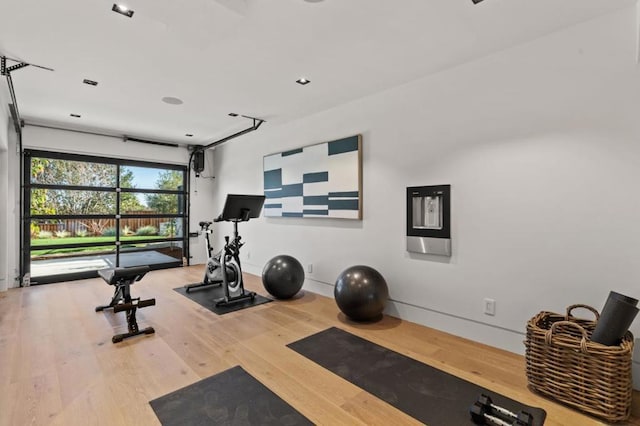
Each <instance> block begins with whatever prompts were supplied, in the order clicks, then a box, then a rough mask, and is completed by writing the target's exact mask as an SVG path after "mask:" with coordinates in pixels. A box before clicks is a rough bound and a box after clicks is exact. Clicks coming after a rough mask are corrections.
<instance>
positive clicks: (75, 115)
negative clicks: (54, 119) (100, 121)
mask: <svg viewBox="0 0 640 426" xmlns="http://www.w3.org/2000/svg"><path fill="white" fill-rule="evenodd" d="M69 115H70V116H72V117H73V118H80V117H81V115H80V114H69Z"/></svg>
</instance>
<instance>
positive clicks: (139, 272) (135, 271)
mask: <svg viewBox="0 0 640 426" xmlns="http://www.w3.org/2000/svg"><path fill="white" fill-rule="evenodd" d="M150 270H151V268H149V267H148V266H132V267H129V268H111V269H101V270H99V271H98V275H100V276H101V277H102V279H103V280H105V281H106V282H107V283H108V284H111V285H116V284H117V283H118V281H120V280H127V281H129V284H133V283H134V282H135V281H140V280H141V279H142V277H144V276H145V274H146V273H147V272H149V271H150Z"/></svg>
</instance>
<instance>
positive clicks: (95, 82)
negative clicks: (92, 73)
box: [82, 78, 98, 86]
mask: <svg viewBox="0 0 640 426" xmlns="http://www.w3.org/2000/svg"><path fill="white" fill-rule="evenodd" d="M82 82H83V83H84V84H88V85H89V86H97V85H98V82H97V81H93V80H89V79H88V78H85V79H84V80H82Z"/></svg>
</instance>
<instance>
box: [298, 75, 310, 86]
mask: <svg viewBox="0 0 640 426" xmlns="http://www.w3.org/2000/svg"><path fill="white" fill-rule="evenodd" d="M296 83H298V84H302V85H303V86H304V85H305V84H309V83H311V80H307V79H306V78H304V77H301V78H299V79H297V80H296Z"/></svg>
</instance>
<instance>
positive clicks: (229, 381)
mask: <svg viewBox="0 0 640 426" xmlns="http://www.w3.org/2000/svg"><path fill="white" fill-rule="evenodd" d="M149 404H151V408H153V411H155V413H156V416H157V417H158V419H159V420H160V423H162V424H163V425H164V426H173V425H176V426H187V425H292V426H293V425H311V424H313V423H311V422H310V421H309V420H308V419H307V418H306V417H304V416H303V415H302V414H300V413H299V412H298V411H296V409H294V408H293V407H292V406H290V405H289V404H287V403H286V402H284V401H283V400H282V399H281V398H280V397H279V396H278V395H276V394H275V393H273V392H271V390H269V388H267V387H266V386H264V385H263V384H262V383H260V382H259V381H257V380H256V379H255V378H254V377H253V376H252V375H250V374H249V373H247V372H246V371H245V370H244V369H243V368H242V367H240V366H238V367H233V368H230V369H229V370H226V371H223V372H222V373H219V374H216V375H215V376H211V377H208V378H206V379H204V380H200V381H199V382H196V383H194V384H192V385H189V386H187V387H184V388H182V389H178V390H177V391H175V392H171V393H170V394H168V395H165V396H161V397H160V398H158V399H154V400H153V401H151V402H149Z"/></svg>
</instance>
